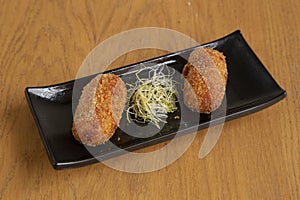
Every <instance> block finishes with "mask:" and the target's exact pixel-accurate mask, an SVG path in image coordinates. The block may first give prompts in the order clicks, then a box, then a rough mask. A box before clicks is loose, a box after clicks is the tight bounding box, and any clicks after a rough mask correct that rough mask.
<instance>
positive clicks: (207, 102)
mask: <svg viewBox="0 0 300 200" xmlns="http://www.w3.org/2000/svg"><path fill="white" fill-rule="evenodd" d="M182 74H183V76H184V77H185V83H184V88H183V95H184V103H185V105H186V106H187V107H188V108H190V109H191V110H192V111H195V112H200V113H211V112H212V111H214V110H216V109H217V108H218V107H219V106H220V105H221V103H222V101H223V97H224V94H225V89H226V82H227V75H228V74H227V66H226V61H225V56H224V55H223V54H222V53H221V52H219V51H217V50H213V49H210V48H199V49H196V50H194V51H193V52H192V53H191V54H190V57H189V60H188V63H187V64H186V65H185V66H184V68H183V71H182Z"/></svg>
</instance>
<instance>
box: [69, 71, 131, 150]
mask: <svg viewBox="0 0 300 200" xmlns="http://www.w3.org/2000/svg"><path fill="white" fill-rule="evenodd" d="M125 103H126V87H125V83H124V82H123V81H122V79H121V78H119V77H118V76H116V75H114V74H103V75H98V76H97V77H95V78H94V79H93V80H92V81H91V82H90V83H88V84H87V85H86V86H85V87H84V89H83V91H82V94H81V96H80V99H79V104H78V106H77V109H76V112H75V116H74V123H73V127H72V132H73V135H74V137H75V139H77V140H78V141H80V142H82V143H83V144H86V145H90V146H95V145H98V144H101V143H104V142H105V141H107V140H109V139H110V138H111V137H112V136H113V134H114V132H115V130H116V128H117V126H118V123H119V121H120V119H121V117H122V112H123V109H124V106H125Z"/></svg>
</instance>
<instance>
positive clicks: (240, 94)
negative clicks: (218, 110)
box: [25, 31, 286, 169]
mask: <svg viewBox="0 0 300 200" xmlns="http://www.w3.org/2000/svg"><path fill="white" fill-rule="evenodd" d="M199 47H210V48H214V49H217V50H219V51H221V52H223V53H224V55H225V56H226V61H227V67H228V82H227V88H226V98H227V114H226V118H225V120H226V121H228V120H232V119H235V118H238V117H241V116H244V115H248V114H251V113H254V112H257V111H259V110H262V109H264V108H266V107H268V106H270V105H272V104H274V103H276V102H278V101H280V100H281V99H283V98H284V97H285V96H286V92H285V91H284V90H283V89H282V88H281V87H280V86H279V85H278V84H277V83H276V81H275V80H274V79H273V78H272V76H271V75H270V74H269V72H268V71H267V70H266V68H265V67H264V66H263V64H262V63H261V62H260V60H259V59H258V58H257V56H256V55H255V54H254V52H253V51H252V50H251V48H250V47H249V46H248V44H247V42H246V41H245V39H244V38H243V36H242V35H241V33H240V31H235V32H233V33H232V34H230V35H228V36H226V37H224V38H221V39H219V40H216V41H213V42H210V43H207V44H204V45H200V46H197V47H193V48H190V49H186V50H182V51H179V52H176V53H172V54H168V55H165V56H161V57H158V58H154V59H150V60H147V61H143V62H140V63H136V64H132V65H129V66H125V67H122V68H118V69H115V70H111V71H107V72H105V73H114V74H117V75H119V76H120V77H122V76H123V75H124V74H125V73H126V72H128V71H129V70H132V69H133V70H134V69H135V68H138V67H139V66H140V65H139V64H141V63H143V64H145V65H148V64H158V63H162V62H166V61H168V60H176V62H175V64H174V65H171V67H173V68H175V69H176V70H177V71H179V72H181V70H182V68H183V66H184V65H185V64H186V60H185V59H183V58H187V57H188V55H189V53H190V52H191V51H193V50H194V49H195V48H199ZM94 76H95V75H92V76H89V77H86V78H83V79H81V83H82V86H83V85H85V84H86V83H87V82H89V80H91V79H92V78H93V77H94ZM126 76H130V75H126V74H125V75H124V77H126ZM131 76H132V75H131ZM73 86H74V81H69V82H65V83H60V84H55V85H51V86H45V87H28V88H26V89H25V94H26V98H27V101H28V104H29V106H30V108H31V111H32V114H33V116H34V119H35V121H36V124H37V126H38V128H39V132H40V135H41V138H42V140H43V142H44V145H45V148H46V150H47V153H48V156H49V159H50V161H51V164H52V165H53V167H54V168H55V169H66V168H73V167H80V166H85V165H88V164H92V163H95V162H98V160H105V159H108V158H111V157H114V156H117V155H120V154H122V152H123V151H119V150H118V149H117V148H114V147H112V146H110V145H106V144H104V145H99V146H98V147H95V149H96V150H97V152H99V153H98V154H97V158H95V157H93V156H92V155H91V154H90V153H89V151H88V150H87V149H86V148H85V146H84V145H82V144H80V143H78V142H77V141H76V140H75V139H74V138H73V136H72V132H71V127H72V122H73V115H72V94H73ZM75 92H76V93H78V94H75V95H80V92H81V90H80V91H75ZM73 103H74V102H73ZM123 118H124V117H123ZM123 118H122V120H123ZM122 120H121V123H123V122H122ZM221 120H222V119H221V118H219V119H216V120H215V123H216V124H217V123H218V122H221ZM123 121H124V120H123ZM208 125H209V116H205V115H204V117H203V116H202V117H201V119H200V121H199V123H197V124H190V125H189V126H187V128H186V129H185V130H183V131H182V132H181V133H182V134H186V133H190V132H191V131H189V130H191V128H193V127H197V129H203V128H206V127H208ZM173 126H174V127H173ZM175 126H176V123H175V124H174V123H173V124H172V121H171V122H170V125H167V126H166V128H164V129H163V130H162V131H161V132H160V134H156V135H154V136H153V137H150V138H135V137H132V136H128V135H127V134H123V133H122V131H121V130H120V129H117V130H116V133H115V135H114V136H113V137H112V138H111V141H112V142H113V143H114V144H116V145H117V146H119V147H121V148H122V149H125V150H129V151H134V150H137V149H141V148H143V147H146V146H150V145H153V144H157V143H160V142H163V141H167V140H169V139H171V138H172V137H174V135H175V134H176V130H175V129H176V127H175ZM118 138H119V139H120V138H121V140H119V139H118Z"/></svg>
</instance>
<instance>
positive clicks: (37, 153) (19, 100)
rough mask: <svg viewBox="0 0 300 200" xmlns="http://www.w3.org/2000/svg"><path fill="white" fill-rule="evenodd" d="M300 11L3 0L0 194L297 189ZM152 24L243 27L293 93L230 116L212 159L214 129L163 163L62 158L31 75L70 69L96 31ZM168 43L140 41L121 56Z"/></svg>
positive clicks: (98, 35)
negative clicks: (208, 141)
mask: <svg viewBox="0 0 300 200" xmlns="http://www.w3.org/2000/svg"><path fill="white" fill-rule="evenodd" d="M299 13H300V1H298V0H291V1H287V0H266V1H259V0H252V1H239V0H225V1H221V0H211V1H193V0H191V1H135V3H128V1H111V0H109V1H107V0H103V1H46V0H45V1H38V0H35V1H34V0H24V1H8V0H6V1H5V0H4V1H1V6H0V25H1V26H0V27H1V28H0V39H1V40H0V44H1V51H0V91H1V99H0V147H1V150H0V175H1V178H0V199H96V198H97V199H300V136H299V129H300V125H299V124H300V115H299V111H300V104H299V100H298V98H299V97H300V96H299V94H300V90H299V85H300V79H299V77H300V56H299V55H300V20H299ZM297 19H298V20H297ZM149 26H151V27H164V28H169V29H173V30H176V31H179V32H182V33H184V34H186V35H188V36H190V37H192V38H194V39H195V40H197V41H198V42H199V43H205V42H209V41H212V40H215V39H217V38H220V37H222V36H225V35H227V34H228V33H231V32H232V31H234V30H236V29H240V30H241V31H242V33H243V35H244V36H245V38H246V39H247V41H248V42H249V44H250V45H251V47H252V48H253V50H254V51H255V52H256V54H257V55H258V56H259V58H260V59H261V60H262V62H263V63H264V64H265V66H266V67H267V69H268V70H269V72H270V73H271V74H272V76H273V77H274V78H275V79H276V81H277V82H278V83H279V84H280V85H281V86H282V87H283V88H284V89H286V91H287V93H288V97H287V98H286V99H284V100H283V101H281V102H279V103H277V104H275V105H274V106H272V107H269V108H267V109H265V110H263V111H260V112H258V113H255V114H252V115H248V116H246V117H243V118H239V119H236V120H233V121H230V122H227V123H226V124H225V126H224V129H223V134H222V135H221V138H220V140H219V141H218V143H217V145H216V146H215V148H214V149H213V151H212V152H211V153H210V154H209V155H208V157H206V158H205V159H203V160H199V159H198V158H197V155H198V152H199V148H200V146H201V144H202V141H203V138H204V135H205V132H206V130H203V131H199V133H198V134H197V136H196V138H195V141H194V142H193V143H192V145H191V146H190V147H189V148H188V150H187V151H186V152H185V153H184V155H183V156H182V157H181V158H180V159H178V160H177V161H176V162H174V163H173V164H171V165H169V166H168V167H166V168H163V169H161V170H159V171H155V172H151V173H145V174H131V173H125V172H119V171H116V170H113V169H111V168H109V167H107V166H105V165H103V164H101V163H98V164H94V165H90V166H86V167H82V168H77V169H70V170H63V171H57V170H54V169H53V168H52V166H51V165H50V163H49V160H48V158H47V154H46V151H45V148H44V146H43V143H42V140H41V138H40V136H39V133H38V129H37V127H36V125H35V122H34V120H33V117H32V115H31V113H30V110H29V107H28V105H27V102H26V100H25V95H24V89H25V87H27V86H43V85H49V84H54V83H59V82H64V81H68V80H72V79H74V78H75V76H76V73H77V70H78V68H79V66H80V65H81V63H82V61H83V59H84V58H85V57H86V56H87V54H88V53H89V52H90V51H91V50H92V49H93V48H94V47H95V46H96V45H97V44H98V43H100V42H102V41H104V40H105V39H107V38H109V37H110V36H112V35H114V34H117V33H119V32H122V31H125V30H129V29H132V28H138V27H149ZM164 53H165V52H163V51H160V50H153V49H152V50H151V49H150V50H149V49H148V50H139V51H135V52H132V53H129V54H126V55H125V56H122V57H121V58H119V59H118V60H117V61H116V62H115V67H118V66H123V65H125V64H130V63H133V62H136V61H140V60H144V59H147V58H151V57H155V56H158V55H162V54H164ZM155 148H157V146H154V147H150V148H148V150H149V151H151V150H153V149H155Z"/></svg>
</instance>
